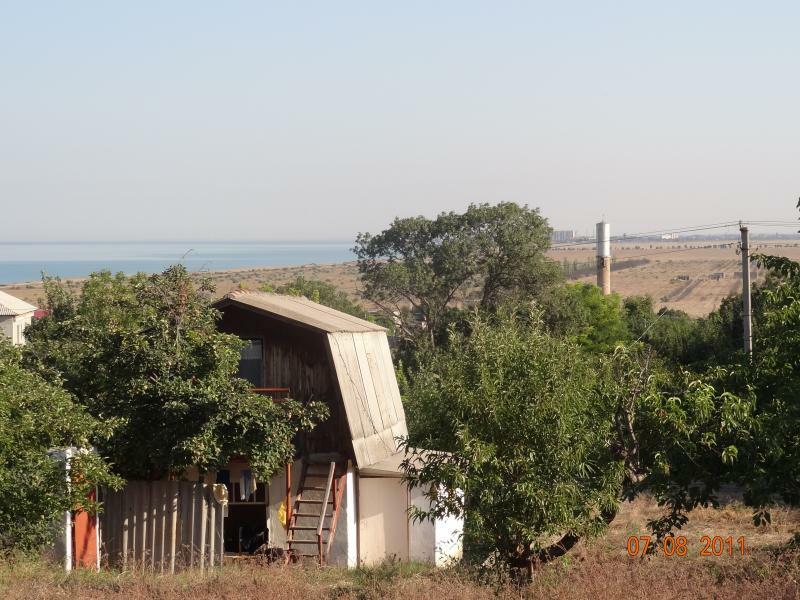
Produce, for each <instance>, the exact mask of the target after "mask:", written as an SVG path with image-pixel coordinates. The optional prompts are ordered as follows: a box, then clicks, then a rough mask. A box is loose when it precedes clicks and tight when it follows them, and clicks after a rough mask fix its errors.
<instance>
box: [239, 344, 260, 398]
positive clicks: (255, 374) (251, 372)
mask: <svg viewBox="0 0 800 600" xmlns="http://www.w3.org/2000/svg"><path fill="white" fill-rule="evenodd" d="M244 342H245V347H244V348H242V350H241V354H240V356H239V377H241V378H242V379H246V380H247V381H249V382H250V383H251V384H253V387H264V348H263V344H262V343H261V340H259V339H250V340H244Z"/></svg>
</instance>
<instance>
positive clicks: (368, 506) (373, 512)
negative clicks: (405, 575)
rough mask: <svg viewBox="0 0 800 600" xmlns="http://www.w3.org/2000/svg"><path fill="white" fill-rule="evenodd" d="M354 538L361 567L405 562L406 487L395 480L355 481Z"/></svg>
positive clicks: (401, 482) (388, 478)
mask: <svg viewBox="0 0 800 600" xmlns="http://www.w3.org/2000/svg"><path fill="white" fill-rule="evenodd" d="M358 500H359V506H358V537H359V555H360V556H359V558H360V561H359V562H360V563H361V564H362V565H376V564H380V563H381V562H383V561H384V560H386V559H388V558H392V557H394V558H397V559H400V560H408V549H409V546H408V541H409V540H408V516H407V514H406V510H407V508H408V488H407V487H406V485H405V484H404V483H403V481H402V480H401V479H399V478H395V477H361V478H359V480H358Z"/></svg>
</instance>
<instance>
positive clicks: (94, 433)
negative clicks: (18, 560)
mask: <svg viewBox="0 0 800 600" xmlns="http://www.w3.org/2000/svg"><path fill="white" fill-rule="evenodd" d="M112 426H113V422H109V423H101V422H100V421H98V420H96V419H95V418H93V417H91V416H90V415H89V414H88V413H87V412H86V411H85V410H84V409H83V408H82V407H81V406H80V405H78V404H77V403H76V402H75V401H74V399H73V398H72V397H71V396H70V395H69V394H68V393H67V392H65V391H64V390H63V389H62V388H61V387H59V386H58V385H54V384H51V383H48V382H46V381H45V380H44V379H42V378H41V377H39V376H37V375H36V374H34V373H31V372H29V371H27V370H25V369H24V368H23V367H22V366H21V365H20V355H19V352H18V351H17V350H16V349H14V348H12V347H11V345H10V344H9V343H8V342H7V341H6V340H5V339H3V338H1V337H0V553H5V552H7V551H11V550H13V551H29V550H36V549H38V548H40V547H41V546H43V545H45V544H47V543H50V542H52V541H53V539H54V536H55V533H56V532H57V530H58V525H57V523H60V522H62V521H63V519H61V517H62V516H63V514H64V511H66V510H70V509H75V508H79V507H82V508H85V509H87V510H94V509H95V507H94V506H93V505H92V503H91V502H89V501H88V497H89V496H88V494H89V491H90V490H91V489H92V488H93V487H94V486H95V485H112V486H116V485H117V484H118V483H119V481H118V480H117V479H116V478H115V477H114V476H113V475H111V473H110V471H109V466H108V464H107V463H106V462H105V461H103V459H102V458H101V457H100V456H99V455H98V454H96V453H93V452H79V453H78V454H77V456H76V457H75V458H73V459H72V460H71V461H70V474H71V485H69V486H68V485H67V474H66V471H65V465H64V464H63V463H62V462H60V461H59V460H57V459H56V458H55V457H54V456H52V455H51V454H50V453H51V451H52V450H54V449H57V448H64V447H74V448H76V449H79V450H81V449H82V450H88V449H90V448H91V446H92V445H93V444H94V443H96V442H98V441H101V440H103V439H105V438H107V437H108V435H109V434H110V432H111V429H112Z"/></svg>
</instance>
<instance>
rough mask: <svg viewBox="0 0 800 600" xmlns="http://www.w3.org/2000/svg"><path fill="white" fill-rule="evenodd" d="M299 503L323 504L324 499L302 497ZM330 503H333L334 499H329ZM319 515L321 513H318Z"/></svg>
mask: <svg viewBox="0 0 800 600" xmlns="http://www.w3.org/2000/svg"><path fill="white" fill-rule="evenodd" d="M297 503H298V504H304V503H305V504H322V499H320V500H306V499H305V498H300V499H299V500H298V501H297ZM328 504H333V500H332V499H331V500H328ZM318 516H319V515H318Z"/></svg>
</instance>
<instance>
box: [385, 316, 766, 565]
mask: <svg viewBox="0 0 800 600" xmlns="http://www.w3.org/2000/svg"><path fill="white" fill-rule="evenodd" d="M450 331H451V340H450V342H449V343H448V344H447V345H446V347H440V348H438V349H435V350H428V351H427V352H426V353H425V356H424V357H423V358H422V359H421V360H420V361H419V365H420V367H419V369H418V370H417V371H416V372H413V373H411V374H410V375H409V376H408V378H407V379H404V380H401V381H402V382H403V392H404V397H405V398H406V408H407V415H408V422H409V432H410V435H409V438H408V440H406V442H405V446H406V450H407V458H406V460H405V462H404V469H405V476H406V478H407V480H408V482H409V485H411V486H412V487H415V486H418V487H420V488H421V489H423V490H426V495H427V497H428V498H429V499H430V501H431V508H430V510H417V511H416V513H415V514H416V516H417V517H419V518H435V517H441V516H444V515H446V514H456V515H459V516H462V517H464V518H465V519H466V525H467V527H466V534H467V536H468V539H469V541H470V542H471V545H472V547H473V549H474V550H476V551H478V552H479V556H478V557H477V558H478V560H479V561H480V562H483V560H484V559H485V558H486V556H487V555H489V554H494V555H495V556H496V557H497V558H498V559H500V561H501V562H502V563H503V564H506V565H509V566H512V567H528V568H529V569H531V568H532V567H533V566H534V565H535V564H536V563H537V562H542V561H547V560H551V559H552V558H554V557H557V556H560V555H562V554H564V553H565V552H567V551H569V550H570V549H571V548H572V547H573V546H574V545H575V544H576V543H577V542H578V541H579V540H580V539H581V538H582V537H584V536H591V535H595V534H597V533H599V532H601V531H602V530H603V529H604V527H605V525H606V524H607V523H609V522H610V521H611V520H612V519H613V518H614V516H615V514H616V508H617V503H618V502H619V501H620V500H621V499H633V498H635V497H636V496H637V495H638V494H641V493H642V492H650V493H652V494H653V495H654V496H655V498H656V500H657V501H658V502H659V503H660V505H661V506H663V507H664V508H665V513H664V514H663V515H662V516H661V517H660V518H657V519H654V520H653V521H652V522H651V526H652V528H653V530H654V531H655V533H656V534H657V535H658V536H660V537H663V536H664V535H667V534H668V533H669V532H671V531H672V530H673V529H675V528H679V527H681V526H682V525H683V524H684V523H685V522H686V519H687V517H686V515H687V513H688V512H690V511H691V510H692V509H693V508H695V507H696V506H698V505H703V506H708V505H714V504H715V503H716V494H717V492H718V491H719V489H720V487H721V485H722V484H724V483H740V482H742V481H744V480H745V478H744V475H745V474H746V473H747V471H748V469H749V462H748V460H745V459H743V458H742V455H743V453H745V452H746V450H747V448H748V447H749V445H750V444H751V441H752V440H753V435H754V433H755V432H756V431H757V430H758V426H757V423H756V421H755V418H756V410H755V407H756V403H755V400H754V398H753V396H752V395H745V394H741V395H737V394H734V393H732V392H730V391H724V390H721V388H720V387H719V386H717V387H715V386H714V385H712V383H711V382H710V377H711V375H710V374H709V375H708V376H706V377H705V378H701V377H698V376H697V375H694V374H691V373H689V372H678V373H676V372H674V371H672V370H671V369H665V368H663V366H662V364H661V363H660V362H659V360H658V359H657V357H656V356H655V354H654V353H653V351H652V349H649V348H648V347H647V346H645V345H643V344H641V343H638V344H636V343H634V344H630V345H628V346H619V347H617V348H615V350H614V352H613V353H603V354H597V353H594V352H590V351H586V350H584V349H582V348H581V347H580V346H579V345H578V344H577V343H576V342H575V341H574V340H572V339H570V338H568V337H567V338H556V337H553V336H551V335H550V334H549V333H548V332H547V331H546V329H545V327H544V325H543V323H542V322H541V321H540V320H539V319H538V316H537V315H533V316H532V317H530V318H527V319H526V318H521V316H520V314H519V313H517V314H516V315H514V316H510V315H508V314H506V313H500V314H498V315H496V316H494V317H491V318H487V317H485V316H481V315H479V314H477V313H476V314H473V315H472V316H471V318H470V320H469V328H468V331H467V332H466V333H464V332H459V331H457V330H456V329H455V328H451V330H450ZM722 375H724V374H723V373H717V376H722ZM418 448H430V449H433V450H437V451H444V452H430V451H427V450H419V449H418ZM553 536H560V538H559V539H558V541H557V542H555V543H553Z"/></svg>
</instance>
